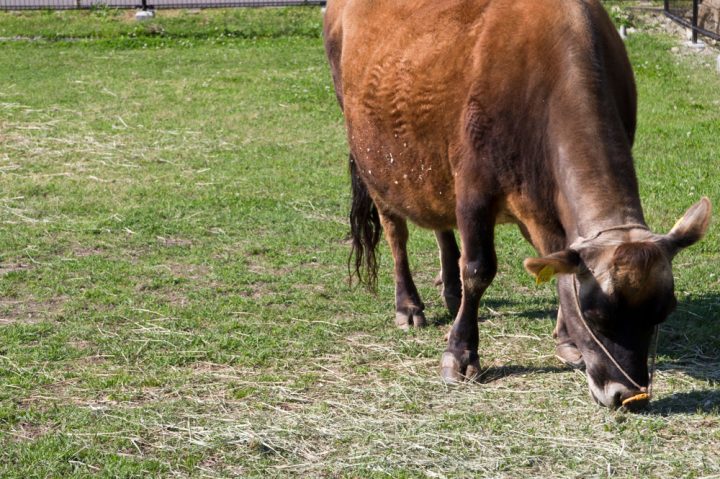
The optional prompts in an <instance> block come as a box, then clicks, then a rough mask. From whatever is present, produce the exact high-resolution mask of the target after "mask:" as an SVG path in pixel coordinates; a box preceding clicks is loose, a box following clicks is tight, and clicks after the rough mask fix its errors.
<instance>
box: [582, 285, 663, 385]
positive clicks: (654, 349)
mask: <svg viewBox="0 0 720 479" xmlns="http://www.w3.org/2000/svg"><path fill="white" fill-rule="evenodd" d="M573 293H574V296H575V309H576V311H577V313H578V315H579V316H580V319H581V320H582V321H581V322H582V324H583V326H585V329H586V330H587V332H588V333H589V334H590V337H591V338H592V339H593V341H595V344H597V345H598V346H600V349H602V351H603V352H604V353H605V355H606V356H607V357H608V359H609V360H610V362H612V363H613V364H614V365H615V367H616V368H617V369H618V371H620V372H621V373H622V375H623V376H625V378H626V379H627V380H628V381H630V383H632V385H633V386H635V387H636V388H638V390H639V391H642V390H643V386H640V385H639V384H638V383H637V382H636V381H635V380H634V379H633V378H631V377H630V375H629V374H628V373H627V372H626V371H625V369H624V368H623V367H622V366H620V364H619V363H618V362H617V361H616V360H615V358H614V357H613V355H612V354H611V353H610V351H608V350H607V348H606V347H605V345H604V344H603V343H602V342H600V340H599V339H598V338H597V336H595V333H593V330H592V328H590V325H589V324H588V322H587V319H585V315H584V314H583V312H582V309H581V308H580V295H579V293H578V289H577V280H576V278H575V276H574V275H573ZM653 336H654V340H653V347H652V355H651V356H650V357H651V361H650V370H649V372H648V387H647V395H648V398H650V397H651V396H652V383H653V376H654V375H655V357H656V356H657V344H658V337H659V329H658V326H657V325H655V331H654V332H653Z"/></svg>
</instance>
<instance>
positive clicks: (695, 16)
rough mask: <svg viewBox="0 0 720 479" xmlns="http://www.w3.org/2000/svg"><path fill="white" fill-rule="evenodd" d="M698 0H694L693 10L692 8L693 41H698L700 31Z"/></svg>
mask: <svg viewBox="0 0 720 479" xmlns="http://www.w3.org/2000/svg"><path fill="white" fill-rule="evenodd" d="M698 1H699V0H693V7H692V8H693V10H692V42H693V43H697V38H698V33H697V28H698Z"/></svg>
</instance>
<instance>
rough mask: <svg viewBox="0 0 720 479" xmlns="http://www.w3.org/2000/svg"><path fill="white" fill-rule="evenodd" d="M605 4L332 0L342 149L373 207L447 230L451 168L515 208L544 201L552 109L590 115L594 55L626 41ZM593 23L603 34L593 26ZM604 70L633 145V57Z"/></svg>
mask: <svg viewBox="0 0 720 479" xmlns="http://www.w3.org/2000/svg"><path fill="white" fill-rule="evenodd" d="M587 4H590V6H588V5H587ZM601 8H602V7H599V6H598V5H597V4H594V3H593V2H581V1H579V0H578V1H568V0H547V1H537V0H525V1H524V0H492V1H490V0H467V1H459V0H458V1H447V2H437V1H434V0H420V1H409V0H392V1H389V0H387V1H383V2H378V1H377V0H331V1H330V2H329V4H328V10H327V13H326V24H325V41H326V48H327V51H328V56H329V58H330V63H331V66H332V69H333V76H334V81H335V88H336V92H337V94H338V97H339V99H340V101H341V103H342V105H343V109H344V113H345V117H346V124H347V127H348V141H349V143H350V148H351V151H352V152H353V153H354V156H355V160H356V161H357V163H358V166H359V172H360V173H361V176H362V178H363V180H364V181H365V182H366V183H367V185H368V188H369V189H370V191H371V193H372V195H373V198H374V199H375V200H376V202H379V203H382V204H383V206H384V207H385V208H386V209H389V210H392V211H394V212H396V213H398V214H400V215H401V216H405V217H409V218H410V219H411V220H413V221H414V222H416V223H418V224H420V225H422V226H426V227H430V228H434V229H440V228H446V227H452V226H454V222H455V195H456V191H455V187H456V182H455V180H454V179H455V176H456V175H458V174H462V175H474V176H475V178H473V180H472V182H471V183H472V184H473V185H476V186H477V188H484V189H494V190H495V193H496V194H497V195H501V196H502V195H504V196H505V197H506V198H505V201H504V205H505V206H506V208H509V209H513V207H512V204H510V205H509V206H508V203H512V202H513V201H512V197H513V195H515V196H522V195H525V196H528V194H530V196H532V195H533V194H534V195H536V196H539V197H537V198H531V200H532V201H531V203H532V202H533V201H534V203H535V204H539V203H543V202H545V201H546V200H547V199H548V198H545V197H543V195H548V196H549V195H550V194H551V191H548V192H545V193H542V192H539V188H546V189H547V188H549V187H550V186H551V185H548V182H549V180H547V179H546V178H545V177H544V175H545V174H546V173H547V174H550V173H549V169H550V165H549V164H548V161H550V159H549V158H548V154H547V153H548V152H547V151H546V147H547V129H546V125H547V123H548V122H549V121H551V120H552V119H551V118H550V116H551V112H550V107H551V104H553V103H555V104H559V103H563V102H564V103H563V105H562V107H563V108H564V109H570V110H572V109H575V113H576V114H577V115H578V116H579V117H580V116H585V117H587V118H591V119H592V118H595V119H598V118H599V117H600V115H598V114H597V111H594V110H595V109H596V108H597V105H596V103H597V102H596V101H595V100H596V99H595V98H592V95H593V94H594V93H596V92H593V91H586V90H588V89H589V90H592V89H593V88H595V86H594V82H595V81H596V79H594V78H589V77H592V76H593V75H596V74H597V71H596V70H594V69H593V68H594V65H593V62H594V61H595V62H597V59H595V58H593V57H596V56H597V55H602V56H603V58H602V59H600V60H599V61H600V63H604V62H607V61H608V59H609V61H614V60H613V59H614V57H615V56H617V55H616V52H615V51H614V50H617V49H618V48H620V49H622V45H620V46H619V47H618V46H617V45H616V44H613V41H614V40H612V39H611V37H612V35H613V34H615V33H614V31H612V28H613V27H612V25H611V24H609V26H608V23H609V22H608V21H607V16H606V15H604V13H602V14H599V13H598V12H599V11H600V10H599V9H601ZM598 15H599V16H600V17H601V18H600V19H599V20H598V18H595V17H598ZM598 21H599V22H600V23H601V25H600V28H599V30H598V27H597V25H590V24H592V23H597V22H598ZM608 39H610V40H608ZM599 51H600V52H599ZM603 52H604V53H603ZM621 53H623V52H621ZM621 56H622V55H621ZM611 69H612V68H611ZM605 70H606V68H604V69H603V72H602V73H601V74H602V75H604V76H607V77H609V82H606V83H608V84H609V86H607V87H606V88H608V89H609V90H610V93H611V94H612V96H613V97H617V98H619V100H618V102H617V103H618V104H617V105H615V108H616V109H617V110H622V109H626V110H627V111H619V115H620V116H621V117H625V118H626V119H623V122H624V124H625V127H626V130H627V131H628V135H629V136H630V141H632V130H634V103H632V101H634V91H631V90H632V88H630V89H629V90H628V89H626V88H625V87H624V86H623V85H622V83H623V81H622V79H623V78H625V77H627V75H628V71H629V66H625V65H621V68H620V70H623V71H621V72H619V73H618V72H617V71H615V72H611V73H610V74H607V73H606V71H605ZM615 70H617V69H615ZM614 76H616V77H617V80H618V81H615V80H616V79H615V78H614ZM630 78H632V77H631V74H630ZM604 80H605V78H603V79H601V81H604ZM616 84H617V85H619V86H613V85H616ZM588 95H589V96H588ZM622 96H625V97H626V98H627V99H628V101H624V100H623V99H622V98H620V97H622ZM630 100H632V101H630ZM630 103H632V104H630ZM622 104H624V105H622ZM628 105H629V106H628ZM630 117H632V118H630ZM588 127H589V128H592V127H594V125H589V126H588ZM410 197H413V198H420V200H417V199H416V200H414V201H408V198H410ZM508 198H509V199H508ZM526 206H527V205H525V206H523V205H520V206H518V207H517V208H515V209H516V210H517V209H523V208H526ZM508 214H509V216H510V217H517V216H518V214H519V211H510V212H508Z"/></svg>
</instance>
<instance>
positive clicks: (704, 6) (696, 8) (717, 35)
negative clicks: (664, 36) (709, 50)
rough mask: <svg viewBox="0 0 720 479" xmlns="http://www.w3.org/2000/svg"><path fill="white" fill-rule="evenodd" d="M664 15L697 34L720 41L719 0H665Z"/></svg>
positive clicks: (693, 39)
mask: <svg viewBox="0 0 720 479" xmlns="http://www.w3.org/2000/svg"><path fill="white" fill-rule="evenodd" d="M665 15H666V16H668V17H669V18H671V19H672V20H674V21H675V22H677V23H679V24H680V25H683V26H685V27H687V28H689V29H690V30H691V31H692V41H693V43H697V39H698V34H700V35H704V36H706V37H708V38H712V39H714V40H719V41H720V0H665Z"/></svg>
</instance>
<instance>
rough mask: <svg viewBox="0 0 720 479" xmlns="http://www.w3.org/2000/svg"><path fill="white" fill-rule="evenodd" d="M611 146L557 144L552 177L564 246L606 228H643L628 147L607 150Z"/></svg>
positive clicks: (603, 144)
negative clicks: (632, 226)
mask: <svg viewBox="0 0 720 479" xmlns="http://www.w3.org/2000/svg"><path fill="white" fill-rule="evenodd" d="M576 138H577V137H576ZM612 144H613V142H609V141H598V140H597V139H595V140H594V141H575V142H573V143H570V142H560V144H559V147H558V151H557V153H558V154H557V161H556V165H555V175H556V180H557V185H558V195H557V201H558V211H559V212H560V216H561V218H560V220H561V223H562V224H563V228H564V229H565V236H566V244H570V243H572V242H573V241H575V240H576V239H578V237H589V236H592V235H593V234H596V233H597V232H599V231H603V230H606V229H608V228H613V227H617V226H620V225H628V224H642V225H644V224H645V219H644V217H643V212H642V207H641V205H640V198H639V194H638V187H637V179H636V177H635V170H634V167H633V164H632V158H631V156H630V151H629V148H623V147H618V146H615V147H609V146H607V145H612ZM623 150H625V151H623Z"/></svg>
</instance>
